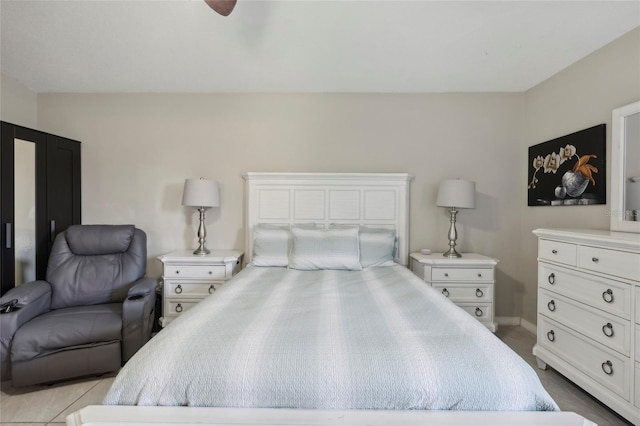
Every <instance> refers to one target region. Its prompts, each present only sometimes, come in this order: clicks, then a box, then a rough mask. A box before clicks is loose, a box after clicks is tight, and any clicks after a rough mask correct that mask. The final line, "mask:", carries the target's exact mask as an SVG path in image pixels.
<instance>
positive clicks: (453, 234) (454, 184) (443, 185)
mask: <svg viewBox="0 0 640 426" xmlns="http://www.w3.org/2000/svg"><path fill="white" fill-rule="evenodd" d="M436 205H437V206H438V207H447V208H449V209H451V210H449V213H450V215H451V226H450V227H449V250H447V251H446V252H445V253H443V256H445V257H462V255H461V254H460V253H458V252H457V251H456V240H457V239H458V231H456V215H457V214H458V210H456V209H474V208H475V207H476V183H475V182H473V181H470V180H464V179H447V180H443V181H442V182H440V187H439V188H438V199H437V200H436Z"/></svg>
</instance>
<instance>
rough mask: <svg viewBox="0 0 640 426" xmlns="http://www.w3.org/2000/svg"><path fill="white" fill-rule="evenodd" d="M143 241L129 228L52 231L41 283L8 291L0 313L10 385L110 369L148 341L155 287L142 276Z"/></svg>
mask: <svg viewBox="0 0 640 426" xmlns="http://www.w3.org/2000/svg"><path fill="white" fill-rule="evenodd" d="M146 263H147V236H146V234H145V233H144V232H143V231H141V230H140V229H137V228H135V227H134V226H133V225H73V226H70V227H69V228H68V229H67V230H66V231H65V232H62V233H60V234H59V235H58V236H57V237H56V239H55V241H54V243H53V248H52V250H51V255H50V257H49V264H48V266H47V275H46V281H43V280H39V281H32V282H29V283H25V284H22V285H20V286H18V287H16V288H14V289H11V290H10V291H8V292H7V293H6V294H5V295H4V296H3V297H2V298H1V299H0V303H2V304H4V303H7V302H10V301H12V300H14V299H17V304H16V307H15V309H14V310H13V311H11V312H9V313H2V314H0V361H1V362H2V364H1V366H0V367H1V369H0V376H1V378H2V380H3V381H4V380H8V379H10V378H13V383H14V385H15V386H25V385H30V384H36V383H49V382H55V381H59V380H64V379H69V378H74V377H81V376H88V375H94V374H101V373H106V372H109V371H115V370H117V369H119V368H120V366H121V365H122V364H124V363H125V362H126V361H127V360H128V359H129V358H131V356H132V355H133V354H134V353H135V352H136V351H137V350H138V349H139V348H140V347H142V345H144V344H145V343H146V342H147V341H148V340H149V338H150V335H151V328H152V326H153V318H154V307H155V298H156V285H157V281H156V279H154V278H145V277H144V275H145V270H146Z"/></svg>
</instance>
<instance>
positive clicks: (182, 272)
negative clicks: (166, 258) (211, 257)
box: [164, 265, 226, 280]
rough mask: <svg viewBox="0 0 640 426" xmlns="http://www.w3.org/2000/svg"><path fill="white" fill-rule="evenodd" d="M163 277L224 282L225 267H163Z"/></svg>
mask: <svg viewBox="0 0 640 426" xmlns="http://www.w3.org/2000/svg"><path fill="white" fill-rule="evenodd" d="M164 277H165V278H203V279H205V278H206V279H211V280H224V279H225V278H226V267H225V266H224V265H197V266H192V265H188V266H185V265H166V266H165V267H164Z"/></svg>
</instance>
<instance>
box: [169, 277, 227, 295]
mask: <svg viewBox="0 0 640 426" xmlns="http://www.w3.org/2000/svg"><path fill="white" fill-rule="evenodd" d="M220 285H222V283H221V282H209V281H207V282H202V281H201V282H198V281H192V282H190V281H188V280H165V283H164V291H165V294H164V297H199V298H203V297H206V296H208V295H210V294H212V293H213V292H214V291H216V290H217V288H218V286H220Z"/></svg>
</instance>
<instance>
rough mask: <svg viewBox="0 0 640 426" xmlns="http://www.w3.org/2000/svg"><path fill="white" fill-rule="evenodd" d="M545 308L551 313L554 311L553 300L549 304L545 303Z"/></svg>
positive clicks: (554, 304)
mask: <svg viewBox="0 0 640 426" xmlns="http://www.w3.org/2000/svg"><path fill="white" fill-rule="evenodd" d="M547 308H549V310H550V311H551V312H553V311H555V310H556V302H555V301H554V300H552V301H550V302H549V303H547Z"/></svg>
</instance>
